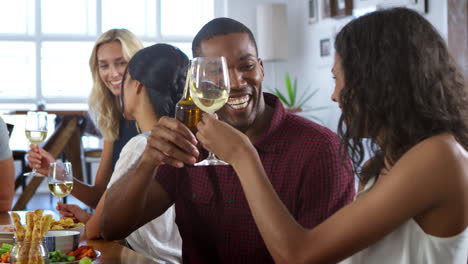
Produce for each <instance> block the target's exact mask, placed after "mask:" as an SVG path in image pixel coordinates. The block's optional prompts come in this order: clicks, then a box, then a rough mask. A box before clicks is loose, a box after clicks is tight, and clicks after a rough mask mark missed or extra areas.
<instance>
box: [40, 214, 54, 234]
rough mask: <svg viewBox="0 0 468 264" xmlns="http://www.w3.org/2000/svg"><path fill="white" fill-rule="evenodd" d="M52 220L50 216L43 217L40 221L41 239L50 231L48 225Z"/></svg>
mask: <svg viewBox="0 0 468 264" xmlns="http://www.w3.org/2000/svg"><path fill="white" fill-rule="evenodd" d="M53 220H54V219H52V216H51V215H44V216H43V217H42V219H41V237H44V236H45V235H46V233H47V231H49V229H50V223H52V221H53Z"/></svg>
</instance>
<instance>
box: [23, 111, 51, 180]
mask: <svg viewBox="0 0 468 264" xmlns="http://www.w3.org/2000/svg"><path fill="white" fill-rule="evenodd" d="M25 133H26V137H27V138H28V140H29V142H31V144H32V148H34V146H38V145H39V144H41V143H42V142H44V140H45V139H46V137H47V113H46V112H33V111H29V112H28V113H27V114H26V126H25ZM35 168H36V167H33V170H32V172H31V175H32V176H36V175H40V174H38V173H36V169H35Z"/></svg>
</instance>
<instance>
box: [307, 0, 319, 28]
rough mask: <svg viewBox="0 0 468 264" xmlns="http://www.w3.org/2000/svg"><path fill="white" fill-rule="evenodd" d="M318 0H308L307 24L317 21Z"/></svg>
mask: <svg viewBox="0 0 468 264" xmlns="http://www.w3.org/2000/svg"><path fill="white" fill-rule="evenodd" d="M317 3H318V0H309V24H313V23H317V21H318V5H317Z"/></svg>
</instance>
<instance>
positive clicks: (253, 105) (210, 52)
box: [200, 33, 265, 132]
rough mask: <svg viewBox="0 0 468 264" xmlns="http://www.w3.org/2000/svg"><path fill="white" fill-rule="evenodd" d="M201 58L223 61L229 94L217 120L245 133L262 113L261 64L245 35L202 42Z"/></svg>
mask: <svg viewBox="0 0 468 264" xmlns="http://www.w3.org/2000/svg"><path fill="white" fill-rule="evenodd" d="M200 56H201V57H219V56H224V57H225V58H226V61H227V64H228V69H229V81H230V86H231V92H230V96H229V100H228V102H227V104H226V105H224V107H223V108H221V109H220V110H219V111H218V112H217V114H218V116H219V117H220V119H222V120H224V121H225V122H227V123H229V124H230V125H232V126H233V127H235V128H237V129H239V130H241V131H243V132H245V131H246V130H247V129H248V128H249V127H251V126H252V124H253V123H254V121H255V120H256V118H257V116H258V115H259V114H260V115H261V114H262V113H263V111H264V110H265V103H264V100H263V93H262V81H263V77H264V71H263V62H262V61H261V60H260V59H259V58H258V57H257V52H256V49H255V46H254V44H253V43H252V41H251V40H250V38H249V36H248V34H246V33H230V34H227V35H220V36H216V37H213V38H211V39H209V40H204V41H202V42H201V45H200Z"/></svg>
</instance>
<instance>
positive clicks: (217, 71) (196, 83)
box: [189, 57, 230, 166]
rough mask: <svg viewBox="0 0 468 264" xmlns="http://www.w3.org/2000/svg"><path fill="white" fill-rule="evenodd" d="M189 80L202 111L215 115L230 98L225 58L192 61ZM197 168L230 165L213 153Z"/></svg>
mask: <svg viewBox="0 0 468 264" xmlns="http://www.w3.org/2000/svg"><path fill="white" fill-rule="evenodd" d="M190 75H191V76H190V79H189V87H190V95H191V96H192V99H193V102H194V103H195V105H196V106H198V107H199V108H200V109H201V110H203V111H205V112H207V113H210V114H213V113H215V112H216V111H218V110H219V109H220V108H221V107H223V106H224V104H226V102H227V100H228V98H229V90H230V86H229V73H228V69H227V63H226V59H225V58H224V57H197V58H194V59H193V60H192V66H191V72H190ZM194 165H195V166H210V165H229V164H228V163H227V162H225V161H222V160H219V159H217V158H216V157H215V155H214V154H213V153H211V152H210V153H209V155H208V157H207V158H206V159H204V160H202V161H200V162H198V163H195V164H194Z"/></svg>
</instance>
